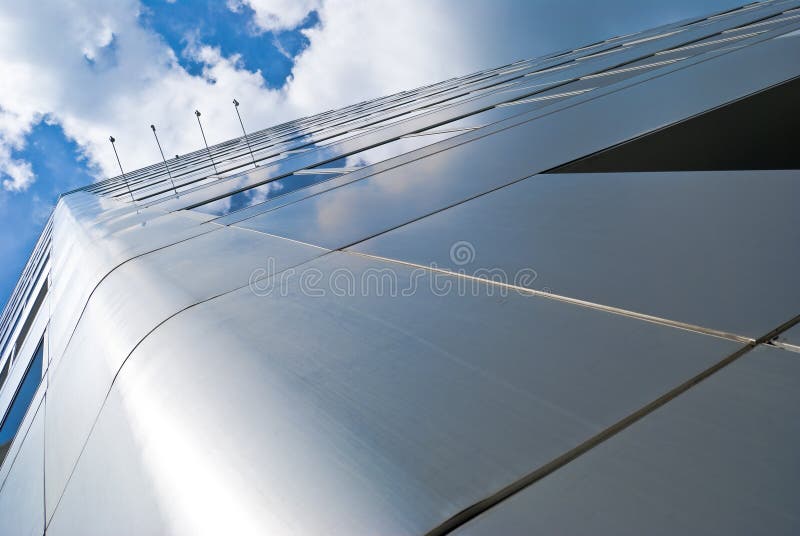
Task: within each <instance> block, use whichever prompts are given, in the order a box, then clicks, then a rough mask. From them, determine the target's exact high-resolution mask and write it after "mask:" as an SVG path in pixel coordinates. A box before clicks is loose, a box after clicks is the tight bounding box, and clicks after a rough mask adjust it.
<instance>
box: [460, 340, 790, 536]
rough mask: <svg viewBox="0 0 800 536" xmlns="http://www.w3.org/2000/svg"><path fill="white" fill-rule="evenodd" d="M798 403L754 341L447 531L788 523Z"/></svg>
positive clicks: (680, 529)
mask: <svg viewBox="0 0 800 536" xmlns="http://www.w3.org/2000/svg"><path fill="white" fill-rule="evenodd" d="M799 408H800V360H798V359H797V354H793V353H791V352H786V351H783V350H778V349H772V348H769V347H764V346H762V347H759V348H757V349H756V350H753V351H752V352H750V353H749V354H747V355H745V356H744V357H742V358H740V359H739V360H738V361H736V362H734V363H733V364H731V365H729V366H728V367H726V368H725V369H723V370H721V371H719V372H718V373H716V374H714V375H713V376H711V377H710V378H708V379H707V380H706V381H704V382H702V383H700V384H698V385H696V386H695V387H693V388H692V389H690V390H689V391H687V392H686V393H684V394H683V395H681V396H679V397H678V398H676V399H675V400H673V401H671V402H670V403H668V404H667V405H665V406H663V407H662V408H660V409H659V410H657V411H656V412H654V413H652V414H651V415H649V416H647V417H645V418H644V419H643V420H641V421H639V422H638V423H636V424H634V425H632V426H631V427H630V428H628V429H627V430H625V431H623V432H621V433H620V434H619V435H617V436H615V437H613V438H611V439H609V440H608V441H606V442H605V443H603V444H601V445H599V446H597V447H595V448H594V449H592V450H591V451H589V452H588V453H586V454H585V455H583V456H582V457H580V458H578V459H576V460H574V461H573V462H571V463H569V464H567V465H566V466H564V467H562V468H561V469H559V470H558V471H556V472H554V473H552V474H551V475H549V476H547V477H545V478H544V479H542V480H540V481H539V482H537V483H535V484H533V485H532V486H530V487H528V488H526V489H525V490H524V491H522V492H520V493H518V494H517V495H515V496H513V497H511V498H510V499H507V500H506V501H504V502H502V503H500V504H499V505H497V506H496V507H494V508H493V509H491V510H489V511H488V512H486V513H485V514H483V515H481V516H479V517H477V518H475V519H474V520H472V522H470V523H468V524H467V525H464V526H463V527H462V528H461V529H460V530H456V531H455V532H454V533H453V534H458V535H459V536H462V535H464V536H465V535H475V536H478V535H484V534H485V535H494V534H507V535H509V536H514V535H517V534H519V535H522V534H572V535H575V536H578V535H581V534H586V535H590V534H592V535H593V534H619V535H627V534H630V535H634V534H653V535H661V534H663V535H667V534H680V533H683V534H720V535H722V534H726V535H728V534H743V535H744V534H776V535H778V534H787V535H788V534H797V532H798V531H799V530H800V514H798V512H800V499H798V497H797V493H795V488H796V483H797V479H798V478H799V477H800V459H798V456H797V451H798V448H800V409H799Z"/></svg>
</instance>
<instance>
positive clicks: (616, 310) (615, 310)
mask: <svg viewBox="0 0 800 536" xmlns="http://www.w3.org/2000/svg"><path fill="white" fill-rule="evenodd" d="M343 252H344V253H349V254H352V255H357V256H360V257H366V258H369V259H375V260H379V261H384V262H390V263H393V264H402V265H404V266H409V267H412V268H417V269H421V270H427V271H430V272H434V273H439V274H443V275H448V276H453V277H460V278H464V279H468V280H470V281H475V282H480V283H485V284H488V285H494V286H498V287H502V288H505V289H508V290H513V291H515V292H519V293H521V294H528V295H531V296H539V297H542V298H547V299H550V300H553V301H559V302H563V303H569V304H572V305H577V306H579V307H584V308H587V309H594V310H597V311H603V312H606V313H611V314H615V315H619V316H625V317H628V318H633V319H636V320H642V321H644V322H650V323H652V324H659V325H662V326H668V327H672V328H677V329H682V330H685V331H691V332H694V333H700V334H702V335H710V336H712V337H718V338H720V339H726V340H729V341H734V342H738V343H742V344H751V343H757V341H756V340H755V339H752V338H750V337H745V336H743V335H737V334H736V333H729V332H726V331H720V330H716V329H712V328H707V327H703V326H698V325H695V324H689V323H686V322H680V321H678V320H670V319H669V318H663V317H660V316H654V315H648V314H645V313H639V312H636V311H631V310H629V309H622V308H620V307H614V306H611V305H603V304H600V303H595V302H590V301H586V300H581V299H578V298H571V297H569V296H563V295H561V294H553V293H551V292H545V291H543V290H536V289H532V288H528V287H522V286H519V285H514V284H511V283H504V282H501V281H496V280H492V279H487V278H483V277H477V276H474V275H469V274H464V273H460V272H453V271H451V270H446V269H443V268H437V267H434V266H425V265H422V264H416V263H413V262H407V261H401V260H397V259H392V258H388V257H381V256H379V255H371V254H369V253H362V252H360V251H353V250H349V249H348V250H343Z"/></svg>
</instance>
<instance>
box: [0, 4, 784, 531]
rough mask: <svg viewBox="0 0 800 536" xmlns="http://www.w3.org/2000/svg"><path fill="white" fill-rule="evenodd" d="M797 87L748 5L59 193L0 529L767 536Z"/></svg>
mask: <svg viewBox="0 0 800 536" xmlns="http://www.w3.org/2000/svg"><path fill="white" fill-rule="evenodd" d="M798 77H800V0H794V1H770V2H763V3H756V4H750V5H747V6H744V7H742V8H739V9H736V10H732V11H729V12H725V13H722V14H718V15H714V16H711V17H707V18H701V19H694V20H689V21H682V22H679V23H674V24H670V25H667V26H663V27H660V28H656V29H653V30H649V31H646V32H642V33H640V34H636V35H629V36H623V37H616V38H612V39H608V40H606V41H603V42H600V43H595V44H593V45H590V46H587V47H583V48H580V49H577V50H569V51H564V52H561V53H558V54H553V55H550V56H546V57H543V58H537V59H534V60H525V61H519V62H516V63H513V64H510V65H505V66H502V67H499V68H496V69H491V70H488V71H483V72H480V73H475V74H472V75H469V76H464V77H460V78H455V79H451V80H447V81H444V82H441V83H438V84H433V85H430V86H426V87H423V88H419V89H416V90H412V91H405V92H402V93H399V94H396V95H392V96H389V97H384V98H379V99H375V100H372V101H367V102H361V103H358V104H355V105H352V106H349V107H347V108H344V109H341V110H334V111H328V112H325V113H322V114H318V115H315V116H311V117H306V118H302V119H298V120H296V121H291V122H289V123H285V124H282V125H278V126H275V127H272V128H268V129H266V130H261V131H255V132H251V133H246V131H244V124H242V128H243V132H245V136H244V137H242V138H238V139H234V140H231V141H228V142H225V143H221V144H217V145H213V146H209V147H207V148H206V147H204V148H203V149H202V150H199V151H196V152H194V153H190V154H186V155H182V156H180V157H177V156H176V158H173V159H168V160H167V159H162V162H159V163H157V164H153V165H152V166H149V167H146V168H143V169H140V170H136V171H130V172H126V173H125V174H124V176H119V177H114V178H111V179H108V180H104V181H101V182H98V183H96V184H92V185H90V186H87V187H85V188H81V189H79V190H76V191H73V192H68V193H66V194H64V195H63V196H62V197H61V198H60V200H59V203H58V205H57V207H56V209H55V211H54V213H53V215H52V218H51V221H50V222H49V223H48V225H47V227H46V228H45V231H44V232H43V234H42V237H41V239H40V240H39V243H38V244H37V246H36V248H35V250H34V252H33V254H32V256H31V259H30V261H29V262H28V265H27V266H26V268H25V271H24V272H23V275H22V277H21V279H20V282H19V284H18V285H17V288H16V289H15V291H14V294H13V295H12V297H11V299H10V301H9V303H8V305H7V306H6V309H5V310H4V312H3V315H2V317H0V345H1V346H0V352H2V353H0V381H2V386H0V410H1V411H2V412H3V422H2V426H0V457H2V466H0V486H2V487H0V534H2V535H16V534H24V535H29V534H33V535H41V534H48V535H52V536H61V535H81V536H85V535H103V536H105V535H109V534H114V535H136V536H141V535H156V534H169V535H191V536H196V535H204V534H209V535H211V534H213V535H218V534H236V535H248V534H254V535H255V534H258V535H262V534H345V535H360V534H478V535H483V534H487V535H488V534H537V533H544V534H598V533H600V534H641V533H646V534H675V533H698V534H701V533H702V534H710V533H711V534H752V533H770V534H797V533H798V532H800V514H799V512H800V499H798V498H797V496H798V494H797V493H794V491H795V490H796V482H797V481H798V477H800V457H798V456H797V454H796V453H797V452H798V449H799V448H800V415H799V414H798V408H800V353H799V352H800V335H798V333H800V332H798V329H800V327H798V326H797V325H796V324H797V323H798V321H800V285H798V284H797V274H800V251H798V249H797V244H798V243H800V211H798V210H797V207H796V205H797V199H800V171H799V170H800V162H798V153H797V151H796V147H797V144H798V142H799V141H800V139H799V138H798V132H800V119H799V118H800V109H799V107H800V104H798V103H800V99H798V98H797V96H798V88H799V87H800V85H799V84H800V83H799V82H798V80H800V79H799V78H798ZM237 104H238V103H236V101H234V105H237ZM237 111H238V110H237ZM198 120H199V116H198ZM154 132H155V131H154ZM254 164H255V165H254ZM40 377H41V381H39V378H40Z"/></svg>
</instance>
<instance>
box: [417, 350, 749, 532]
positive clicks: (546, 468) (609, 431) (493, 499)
mask: <svg viewBox="0 0 800 536" xmlns="http://www.w3.org/2000/svg"><path fill="white" fill-rule="evenodd" d="M755 347H756V343H754V342H751V343H749V344H747V345H745V346H744V347H742V348H740V349H739V350H737V351H736V352H734V353H732V354H731V355H729V356H728V357H726V358H724V359H723V360H721V361H719V362H717V363H716V364H714V365H712V366H711V367H709V368H707V369H705V370H704V371H702V372H700V373H699V374H697V375H696V376H693V377H692V378H690V379H689V380H687V381H685V382H683V383H682V384H680V385H679V386H677V387H675V388H674V389H672V390H670V391H668V392H666V393H664V394H663V395H661V396H660V397H658V398H656V399H655V400H653V401H652V402H650V403H649V404H647V405H645V406H643V407H641V408H639V409H638V410H636V411H635V412H633V413H631V414H630V415H628V416H627V417H623V418H622V419H621V420H619V421H617V422H616V423H614V424H612V425H611V426H609V427H608V428H606V429H605V430H603V431H601V432H600V433H598V434H596V435H594V436H592V437H591V438H589V439H587V440H586V441H584V442H583V443H581V444H580V445H578V446H577V447H574V448H573V449H571V450H569V451H567V452H565V453H564V454H562V455H561V456H558V457H557V458H554V459H553V460H551V461H549V462H548V463H546V464H545V465H543V466H541V467H539V468H538V469H536V470H534V471H533V472H531V473H528V474H527V475H525V476H523V477H522V478H520V479H519V480H517V481H515V482H513V483H511V484H509V485H508V486H506V487H504V488H502V489H501V490H499V491H497V492H495V493H494V494H492V495H490V496H489V497H487V498H485V499H482V500H480V501H478V502H476V503H474V504H472V505H471V506H469V507H467V508H465V509H464V510H462V511H460V512H459V513H457V514H456V515H454V516H452V517H450V518H449V519H447V520H446V521H444V522H443V523H441V524H440V525H438V526H436V527H434V528H433V529H432V530H430V531H428V532H427V533H426V536H444V535H446V534H448V533H450V532H451V531H453V530H455V529H457V528H458V527H460V526H462V525H464V524H465V523H467V522H468V521H470V520H472V519H474V518H475V517H477V516H478V515H480V514H482V513H483V512H485V511H487V510H489V509H490V508H492V507H494V506H496V505H497V504H499V503H500V502H502V501H504V500H505V499H507V498H509V497H511V496H512V495H514V494H516V493H518V492H519V491H522V490H523V489H525V488H527V487H528V486H530V485H531V484H534V483H536V482H538V481H539V480H541V479H542V478H544V477H546V476H547V475H549V474H551V473H553V472H554V471H556V470H557V469H560V468H561V467H563V466H564V465H566V464H568V463H569V462H571V461H573V460H574V459H576V458H578V457H579V456H581V455H583V454H585V453H586V452H588V451H590V450H591V449H593V448H594V447H596V446H597V445H599V444H600V443H603V442H605V441H606V440H608V439H610V438H612V437H613V436H615V435H617V434H618V433H620V432H621V431H623V430H625V429H626V428H628V427H629V426H631V425H632V424H634V423H635V422H637V421H639V420H640V419H642V418H643V417H645V416H647V415H649V414H650V413H652V412H653V411H655V410H656V409H658V408H660V407H661V406H663V405H664V404H666V403H667V402H669V401H670V400H672V399H674V398H675V397H677V396H678V395H680V394H682V393H684V392H685V391H687V390H689V389H690V388H691V387H693V386H694V385H696V384H698V383H700V382H701V381H703V380H705V379H706V378H708V377H709V376H711V375H712V374H714V373H715V372H718V371H719V370H721V369H723V368H725V367H726V366H728V365H730V364H731V363H733V362H734V361H736V360H737V359H739V358H740V357H742V356H743V355H745V354H746V353H747V352H749V351H750V350H752V349H753V348H755Z"/></svg>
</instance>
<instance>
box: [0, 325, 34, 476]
mask: <svg viewBox="0 0 800 536" xmlns="http://www.w3.org/2000/svg"><path fill="white" fill-rule="evenodd" d="M43 360H44V339H42V341H41V342H39V347H38V348H37V349H36V353H34V355H33V358H32V359H31V362H30V364H29V365H28V370H27V371H25V376H24V377H23V378H22V383H20V385H19V388H18V389H17V393H16V394H15V395H14V400H13V401H12V402H11V406H10V407H9V408H8V411H7V412H6V414H5V416H4V417H3V424H2V425H0V464H2V463H3V460H4V459H5V457H6V454H7V453H8V449H9V447H10V446H11V442H12V441H13V440H14V436H16V435H17V430H19V426H20V424H22V419H23V417H25V412H27V411H28V406H30V405H31V401H32V400H33V395H34V394H36V389H37V388H38V387H39V383H41V381H42V362H43Z"/></svg>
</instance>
